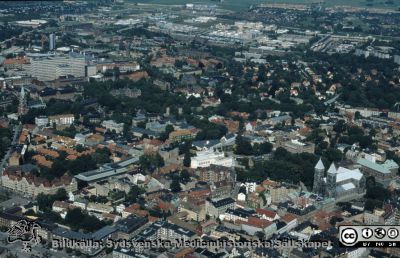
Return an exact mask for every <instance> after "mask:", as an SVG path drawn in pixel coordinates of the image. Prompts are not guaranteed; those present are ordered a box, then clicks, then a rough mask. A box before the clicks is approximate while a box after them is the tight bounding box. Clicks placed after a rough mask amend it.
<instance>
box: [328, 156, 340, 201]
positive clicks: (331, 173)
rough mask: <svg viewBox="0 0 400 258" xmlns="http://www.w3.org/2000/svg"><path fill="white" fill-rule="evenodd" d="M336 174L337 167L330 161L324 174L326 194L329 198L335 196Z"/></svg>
mask: <svg viewBox="0 0 400 258" xmlns="http://www.w3.org/2000/svg"><path fill="white" fill-rule="evenodd" d="M336 175H337V169H336V167H335V164H334V163H333V162H332V164H331V166H330V167H329V169H328V172H327V174H326V192H327V196H328V197H331V198H335V197H336Z"/></svg>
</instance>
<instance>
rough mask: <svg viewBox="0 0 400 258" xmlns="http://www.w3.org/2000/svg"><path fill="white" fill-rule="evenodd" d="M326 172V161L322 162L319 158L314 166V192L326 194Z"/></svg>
mask: <svg viewBox="0 0 400 258" xmlns="http://www.w3.org/2000/svg"><path fill="white" fill-rule="evenodd" d="M324 173H325V166H324V163H322V160H321V159H319V161H318V163H317V165H315V167H314V185H313V192H314V193H316V194H319V195H324V194H325V184H324Z"/></svg>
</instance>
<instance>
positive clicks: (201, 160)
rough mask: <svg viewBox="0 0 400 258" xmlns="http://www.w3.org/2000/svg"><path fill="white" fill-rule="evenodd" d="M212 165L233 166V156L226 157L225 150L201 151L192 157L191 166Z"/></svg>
mask: <svg viewBox="0 0 400 258" xmlns="http://www.w3.org/2000/svg"><path fill="white" fill-rule="evenodd" d="M210 165H219V166H224V167H233V166H234V160H233V157H225V154H224V153H223V152H214V151H200V152H197V156H195V157H192V159H191V163H190V167H191V168H198V167H209V166H210Z"/></svg>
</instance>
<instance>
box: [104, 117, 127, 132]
mask: <svg viewBox="0 0 400 258" xmlns="http://www.w3.org/2000/svg"><path fill="white" fill-rule="evenodd" d="M101 126H103V127H104V128H106V129H107V130H109V131H111V132H112V131H115V132H116V133H122V131H123V130H124V123H117V122H115V121H114V120H105V121H103V122H102V123H101Z"/></svg>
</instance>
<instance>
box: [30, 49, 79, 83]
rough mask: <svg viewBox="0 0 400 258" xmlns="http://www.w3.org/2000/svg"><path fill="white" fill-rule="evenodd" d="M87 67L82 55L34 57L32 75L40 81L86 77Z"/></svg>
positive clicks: (31, 68)
mask: <svg viewBox="0 0 400 258" xmlns="http://www.w3.org/2000/svg"><path fill="white" fill-rule="evenodd" d="M85 66H86V61H85V57H84V56H80V55H62V56H46V57H33V58H31V67H30V73H31V75H32V77H36V78H37V79H38V80H40V81H52V80H56V79H58V78H60V77H66V76H74V77H85Z"/></svg>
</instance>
